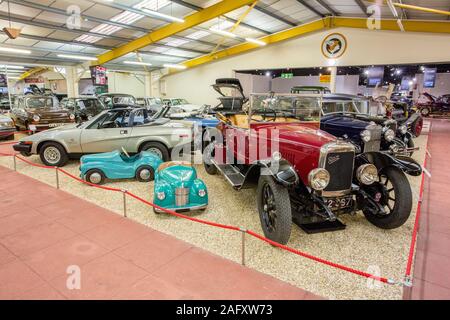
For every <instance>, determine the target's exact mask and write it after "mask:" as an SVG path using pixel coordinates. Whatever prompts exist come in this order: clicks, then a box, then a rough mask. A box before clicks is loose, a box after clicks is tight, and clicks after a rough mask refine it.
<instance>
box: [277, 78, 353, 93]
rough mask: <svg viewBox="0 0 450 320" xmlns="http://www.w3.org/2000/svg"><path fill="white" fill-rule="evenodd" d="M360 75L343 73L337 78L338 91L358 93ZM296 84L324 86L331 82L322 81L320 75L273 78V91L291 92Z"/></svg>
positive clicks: (328, 85)
mask: <svg viewBox="0 0 450 320" xmlns="http://www.w3.org/2000/svg"><path fill="white" fill-rule="evenodd" d="M358 83H359V76H358V75H342V76H337V79H336V93H347V94H357V93H358ZM294 86H322V87H328V88H329V87H330V84H329V83H322V82H320V77H319V76H298V77H293V78H290V79H285V78H274V79H272V91H274V92H277V93H287V92H291V88H292V87H294Z"/></svg>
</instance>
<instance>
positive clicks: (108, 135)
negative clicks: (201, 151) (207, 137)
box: [13, 107, 193, 166]
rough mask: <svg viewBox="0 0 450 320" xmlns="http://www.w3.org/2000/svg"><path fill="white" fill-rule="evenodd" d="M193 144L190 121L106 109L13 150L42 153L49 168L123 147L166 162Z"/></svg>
mask: <svg viewBox="0 0 450 320" xmlns="http://www.w3.org/2000/svg"><path fill="white" fill-rule="evenodd" d="M192 141H193V127H192V123H191V122H187V121H174V120H173V121H171V120H169V119H164V118H161V119H152V118H151V117H150V116H149V115H148V111H147V109H145V108H131V107H130V108H115V109H109V110H105V111H103V112H102V113H100V114H99V115H97V116H96V117H94V118H92V119H91V120H89V121H86V122H84V123H80V124H73V125H68V126H64V127H62V128H56V129H52V130H47V131H44V132H40V133H37V134H34V135H32V136H29V137H25V138H22V139H21V140H20V141H19V143H18V144H15V145H14V146H13V148H14V150H16V151H19V152H21V153H22V154H23V155H25V156H29V155H32V154H39V155H40V157H41V160H42V162H43V163H45V164H46V165H49V166H63V165H65V164H66V162H67V161H68V160H69V158H78V157H80V156H81V155H83V154H89V153H101V152H111V151H114V150H117V149H120V148H121V147H124V148H125V150H126V151H127V152H128V153H130V154H135V153H138V152H141V151H151V152H153V153H156V154H157V155H158V156H159V157H160V158H161V159H163V160H164V161H167V160H169V159H170V157H171V151H172V149H174V148H175V147H178V146H180V148H181V146H183V145H189V147H190V145H191V143H192ZM177 150H178V149H177Z"/></svg>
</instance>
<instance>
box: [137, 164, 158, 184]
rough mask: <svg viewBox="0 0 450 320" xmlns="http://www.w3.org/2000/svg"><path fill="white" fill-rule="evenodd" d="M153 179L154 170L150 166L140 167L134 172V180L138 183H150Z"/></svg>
mask: <svg viewBox="0 0 450 320" xmlns="http://www.w3.org/2000/svg"><path fill="white" fill-rule="evenodd" d="M153 179H155V170H153V168H152V167H151V166H140V167H139V168H138V169H137V170H136V180H137V181H140V182H150V181H153Z"/></svg>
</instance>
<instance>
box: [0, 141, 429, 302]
mask: <svg viewBox="0 0 450 320" xmlns="http://www.w3.org/2000/svg"><path fill="white" fill-rule="evenodd" d="M426 142H427V136H424V135H422V136H421V137H419V138H417V139H416V140H415V144H416V146H418V147H420V150H419V151H416V153H415V154H414V158H415V159H416V160H417V161H419V163H423V160H424V157H425V146H426ZM28 159H29V160H30V161H33V162H36V163H41V162H40V159H39V157H38V156H33V157H30V158H28ZM0 165H3V166H6V167H9V168H12V165H13V160H12V159H11V158H10V157H0ZM78 167H79V162H78V161H71V162H70V163H69V164H68V165H66V166H65V167H64V169H65V170H67V171H69V172H70V173H72V174H74V175H77V176H78V175H79V171H78ZM17 168H18V171H19V172H20V173H22V174H25V175H27V176H30V177H33V178H35V179H38V180H40V181H42V182H45V183H48V184H50V185H55V171H54V170H46V169H40V168H35V167H32V166H29V165H26V164H25V163H22V162H20V161H18V162H17ZM196 168H197V171H198V175H199V176H200V178H201V179H203V180H204V181H205V183H206V185H207V187H208V191H209V197H210V204H209V207H208V209H207V210H206V211H205V212H202V213H195V212H193V213H188V215H192V216H196V217H199V218H201V219H205V220H209V221H214V222H219V223H223V224H228V225H235V226H239V227H242V228H246V229H251V230H253V231H255V232H257V233H260V234H262V230H261V226H260V221H259V216H258V212H257V207H256V190H253V189H249V190H243V191H235V190H234V189H232V187H231V186H230V185H229V184H228V183H227V182H226V181H225V179H224V178H223V177H221V176H220V175H216V176H210V175H208V174H207V173H206V172H205V170H204V169H203V166H199V165H197V166H196ZM408 178H409V180H410V183H411V187H412V189H413V201H414V206H413V212H412V214H411V217H410V218H409V220H408V221H407V223H406V224H405V225H403V226H402V227H400V228H398V229H395V230H381V229H378V228H376V227H375V226H373V225H371V224H370V223H369V222H368V221H367V220H366V219H365V218H364V216H363V215H362V213H358V214H357V215H356V216H342V217H341V218H340V220H341V221H342V222H343V223H345V224H346V225H347V228H346V229H345V230H342V231H335V232H328V233H320V234H314V235H310V234H306V233H305V232H304V231H302V230H301V229H300V228H299V227H297V226H296V225H294V227H293V231H292V235H291V238H290V241H289V243H288V245H289V246H291V247H293V248H295V249H298V250H301V251H303V252H306V253H309V254H312V255H315V256H318V257H321V258H323V259H327V260H330V261H332V262H335V263H339V264H343V265H346V266H349V267H352V268H356V269H359V270H362V271H367V272H369V273H372V274H377V273H378V274H379V275H381V276H384V277H387V278H392V279H395V280H402V279H403V274H404V270H405V266H406V261H407V255H408V249H409V244H410V240H411V234H412V228H413V224H414V217H415V213H416V207H417V200H418V199H417V198H418V194H419V186H420V180H421V179H420V177H408ZM59 180H60V186H61V189H62V190H65V191H67V192H70V193H72V194H74V195H77V196H79V197H80V198H83V199H86V200H88V201H91V202H93V203H96V204H97V205H100V206H102V207H105V208H107V209H110V210H112V211H114V212H116V213H117V214H123V202H122V194H120V193H114V192H109V191H105V190H100V189H97V188H94V187H90V186H87V185H84V184H82V183H80V182H77V181H75V180H72V179H71V178H69V177H66V176H64V175H62V174H60V176H59ZM0 181H1V179H0ZM106 185H107V186H112V187H116V188H120V189H125V190H128V191H130V192H132V193H134V194H136V195H138V196H140V197H142V198H144V199H146V200H149V201H152V199H153V194H152V193H153V182H151V183H141V182H137V181H135V180H122V181H114V182H108V183H107V184H106ZM127 214H128V217H129V218H130V219H133V220H136V221H138V222H140V223H142V224H145V225H147V226H149V227H151V228H154V229H156V230H159V231H161V232H164V233H167V234H170V235H173V236H174V237H176V238H179V239H181V240H184V241H187V242H189V243H191V244H193V245H196V246H198V247H201V248H203V249H206V250H208V251H210V252H212V253H215V254H217V255H220V256H223V257H225V258H228V259H231V260H233V261H236V262H238V263H240V261H241V233H239V232H234V231H229V230H222V229H218V228H214V227H210V226H206V225H202V224H199V223H196V222H192V221H187V220H184V219H181V218H177V217H173V216H169V215H166V214H159V215H156V214H154V213H153V210H152V209H151V208H150V207H148V206H146V205H145V204H142V203H140V202H138V201H136V200H134V199H132V198H130V197H128V200H127ZM246 265H247V266H248V267H250V268H253V269H255V270H258V271H260V272H263V273H266V274H269V275H272V276H274V277H276V278H278V279H280V280H283V281H287V282H289V283H291V284H293V285H296V286H298V287H300V288H302V289H305V290H307V291H310V292H312V293H314V294H317V295H320V296H323V297H326V298H330V299H401V297H402V296H401V294H402V288H401V286H398V285H396V286H391V285H384V284H381V283H378V282H374V281H371V280H370V279H369V280H368V279H366V278H363V277H360V276H357V275H354V274H351V273H348V272H346V271H342V270H339V269H335V268H332V267H329V266H326V265H323V264H320V263H317V262H315V261H312V260H309V259H306V258H303V257H300V256H297V255H295V254H292V253H290V252H286V251H283V250H281V249H278V248H274V247H272V246H270V245H268V244H266V243H264V242H262V241H260V240H258V239H254V238H252V237H250V236H248V235H247V236H246ZM182 267H183V266H180V268H182Z"/></svg>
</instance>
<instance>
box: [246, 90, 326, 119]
mask: <svg viewBox="0 0 450 320" xmlns="http://www.w3.org/2000/svg"><path fill="white" fill-rule="evenodd" d="M250 105H251V107H250V108H251V116H252V119H253V120H255V119H254V118H253V116H257V115H259V116H263V118H273V117H274V115H276V117H277V118H281V117H285V118H294V119H297V120H299V121H314V122H316V121H320V95H296V94H291V95H251V102H250ZM256 121H257V120H256Z"/></svg>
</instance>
